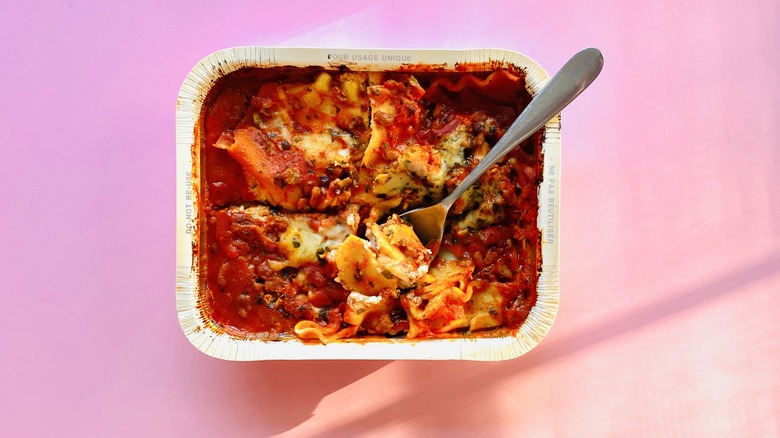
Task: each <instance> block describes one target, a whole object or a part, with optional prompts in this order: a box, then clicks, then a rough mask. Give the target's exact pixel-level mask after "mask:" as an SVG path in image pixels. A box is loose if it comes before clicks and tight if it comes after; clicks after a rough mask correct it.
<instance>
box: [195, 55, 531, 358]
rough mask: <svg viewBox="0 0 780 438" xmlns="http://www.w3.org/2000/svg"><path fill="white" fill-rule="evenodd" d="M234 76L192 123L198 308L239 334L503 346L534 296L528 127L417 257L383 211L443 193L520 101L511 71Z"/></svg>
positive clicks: (304, 71)
mask: <svg viewBox="0 0 780 438" xmlns="http://www.w3.org/2000/svg"><path fill="white" fill-rule="evenodd" d="M460 70H462V71H437V70H435V69H432V68H414V67H409V68H406V69H402V70H398V71H383V72H371V71H351V70H349V69H346V68H341V69H333V70H330V69H327V68H321V67H312V68H302V67H269V68H243V69H240V70H237V71H235V72H232V73H230V74H228V75H226V76H224V77H222V78H221V79H219V81H218V82H217V83H216V84H215V85H214V86H213V87H211V89H210V91H209V93H208V96H207V97H206V99H205V101H204V106H203V109H202V116H201V121H202V124H201V126H200V129H201V136H200V138H201V139H202V141H201V142H200V144H199V145H198V147H199V148H200V150H199V154H200V155H199V156H200V162H199V165H200V168H199V169H197V171H198V173H199V174H200V177H201V194H200V197H199V206H198V208H199V212H200V215H201V219H200V221H201V226H200V230H199V232H200V235H201V244H200V249H199V254H198V257H199V265H200V266H201V268H200V282H201V285H202V286H201V288H200V293H201V294H203V295H204V296H202V300H201V301H202V302H203V303H205V305H204V309H203V311H204V314H205V315H206V317H207V318H209V319H210V320H211V321H212V322H213V324H214V325H215V326H216V327H219V328H220V330H224V331H225V332H226V333H229V334H231V335H234V336H237V337H240V338H243V339H246V338H251V339H262V340H279V339H289V338H300V339H307V340H313V341H314V342H322V343H330V342H334V341H337V340H340V339H352V338H365V337H393V338H407V339H426V338H439V337H484V336H505V335H508V334H512V333H514V332H516V330H517V329H518V328H519V327H520V326H521V325H522V324H523V322H524V321H525V319H526V317H527V316H528V313H529V311H530V309H531V308H532V307H533V306H534V304H535V302H536V299H537V281H538V278H539V271H540V266H541V252H540V245H541V242H540V232H539V228H538V227H537V215H538V212H539V199H538V187H539V183H540V181H541V179H542V173H541V171H542V169H541V163H542V157H541V153H542V152H541V150H542V137H543V132H542V131H539V132H537V133H536V134H535V135H533V136H532V137H530V138H529V139H528V140H526V141H525V142H523V143H522V144H521V145H520V146H518V147H517V148H515V149H514V150H513V151H512V152H511V153H510V154H509V155H507V156H506V157H505V158H504V159H503V160H502V161H501V162H500V163H499V164H497V165H495V166H493V168H491V169H490V170H489V171H488V172H487V173H486V174H485V175H484V176H483V177H482V178H481V179H480V180H479V182H478V183H477V184H475V185H474V186H473V187H472V188H471V189H470V190H469V191H467V192H466V194H464V195H463V196H462V197H461V198H460V200H458V201H457V203H456V204H455V205H454V206H453V208H452V209H451V211H450V215H449V218H448V222H447V227H446V230H445V233H444V240H443V242H442V244H441V247H440V248H439V251H438V253H437V255H436V256H435V257H433V256H432V251H431V250H435V248H426V247H425V246H424V245H423V244H422V243H421V242H420V241H419V239H418V238H417V237H416V236H415V234H414V232H413V231H412V229H411V227H410V226H409V225H408V224H406V223H404V222H403V220H401V219H399V217H398V214H400V213H402V212H404V211H407V210H409V209H412V208H415V207H420V206H425V205H430V204H432V203H435V202H437V201H439V200H440V199H442V198H443V197H444V196H446V194H447V193H448V192H449V191H450V190H451V189H452V188H453V187H454V186H455V185H457V184H458V183H459V182H460V181H461V180H462V179H463V178H464V177H465V176H466V175H467V174H468V173H469V171H470V170H471V169H472V168H473V167H474V166H475V165H476V163H478V162H479V160H480V159H481V158H482V157H484V156H485V154H486V153H487V152H488V151H489V150H490V148H491V146H492V145H494V144H495V143H496V141H497V140H498V139H499V138H500V137H501V135H502V134H503V133H504V131H505V130H506V129H507V128H508V127H509V125H510V124H511V123H512V121H513V120H514V119H515V118H516V117H517V116H518V115H519V114H520V111H521V110H522V109H523V108H524V107H525V106H526V105H527V104H528V102H530V99H531V96H530V94H529V93H528V91H527V89H526V82H525V72H524V71H523V70H521V69H513V68H509V67H501V68H495V69H492V70H490V71H469V69H468V68H467V66H462V67H461V68H460Z"/></svg>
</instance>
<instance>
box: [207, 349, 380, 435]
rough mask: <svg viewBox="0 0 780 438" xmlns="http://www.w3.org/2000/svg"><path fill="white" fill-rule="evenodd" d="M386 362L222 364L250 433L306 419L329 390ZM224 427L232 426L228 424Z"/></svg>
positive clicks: (227, 385) (226, 383)
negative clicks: (227, 365) (225, 365)
mask: <svg viewBox="0 0 780 438" xmlns="http://www.w3.org/2000/svg"><path fill="white" fill-rule="evenodd" d="M389 363H390V361H324V360H323V361H268V362H247V363H236V364H231V365H232V366H229V367H227V368H225V367H224V366H223V367H221V370H222V372H221V375H218V376H214V375H212V376H211V378H216V379H222V380H223V382H222V383H223V385H220V387H221V388H224V390H225V391H227V393H228V397H227V398H229V399H233V400H235V403H236V404H237V405H236V409H233V410H232V411H233V412H234V414H235V418H233V419H232V421H235V422H236V423H238V424H242V427H241V428H239V429H242V430H244V431H246V432H252V433H253V434H258V433H259V434H262V435H266V434H278V433H281V432H284V431H286V430H289V429H292V428H294V427H296V426H298V425H299V424H301V423H303V422H305V421H306V420H308V419H309V418H310V417H311V416H312V413H313V412H314V410H315V408H316V407H317V405H318V404H319V403H320V401H321V400H322V399H323V398H324V397H326V396H327V395H328V394H331V393H333V392H336V391H338V390H339V389H341V388H344V387H346V386H349V385H350V384H352V383H353V382H356V381H358V380H360V379H361V378H363V377H365V376H367V375H369V374H371V373H373V372H375V371H377V370H379V369H380V368H382V367H384V366H385V365H387V364H389ZM226 430H234V428H233V427H228V428H226Z"/></svg>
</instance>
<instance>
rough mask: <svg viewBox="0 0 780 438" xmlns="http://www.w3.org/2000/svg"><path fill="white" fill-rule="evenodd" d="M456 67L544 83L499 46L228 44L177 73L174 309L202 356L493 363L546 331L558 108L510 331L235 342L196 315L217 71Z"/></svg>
mask: <svg viewBox="0 0 780 438" xmlns="http://www.w3.org/2000/svg"><path fill="white" fill-rule="evenodd" d="M458 64H484V65H485V66H486V67H498V66H502V65H510V64H511V65H514V66H516V67H519V68H522V69H523V70H525V71H526V87H527V88H528V90H529V92H530V93H531V95H535V93H536V92H538V91H539V90H540V89H541V88H542V87H544V85H545V84H546V83H547V81H548V80H549V76H548V75H547V73H546V72H545V71H544V70H543V69H542V68H541V67H540V66H539V65H538V64H537V63H536V62H534V61H533V60H531V59H530V58H528V57H527V56H525V55H522V54H519V53H516V52H512V51H507V50H500V49H474V50H380V49H309V48H306V49H304V48H269V47H256V46H251V47H234V48H228V49H224V50H219V51H217V52H214V53H212V54H211V55H209V56H207V57H206V58H204V59H203V60H201V61H200V62H199V63H198V64H197V65H196V66H195V67H194V68H193V69H192V71H190V73H189V74H188V75H187V77H186V78H185V79H184V83H183V84H182V86H181V89H180V91H179V95H178V99H177V102H176V308H177V312H178V317H179V323H180V324H181V328H182V330H183V331H184V334H185V336H186V337H187V339H189V341H190V342H191V343H192V344H193V345H194V346H195V347H196V348H198V349H199V350H200V351H202V352H203V353H205V354H207V355H210V356H213V357H216V358H219V359H225V360H236V361H254V360H273V359H381V360H388V359H417V360H444V359H465V360H481V361H497V360H506V359H512V358H516V357H518V356H520V355H522V354H524V353H526V352H528V351H530V350H531V349H532V348H534V347H535V346H536V345H537V344H538V343H539V342H540V341H541V340H542V338H543V337H544V336H545V335H546V334H547V332H548V331H549V329H550V327H551V326H552V323H553V321H554V319H555V315H556V313H557V311H558V288H559V282H558V245H559V242H558V218H559V200H560V144H561V142H560V138H561V137H560V130H561V122H560V115H558V116H556V117H555V118H553V119H552V120H550V122H548V123H547V125H546V126H545V137H544V142H543V144H542V154H543V155H542V156H543V163H542V167H543V180H542V183H541V185H540V187H539V213H538V217H537V225H538V227H539V229H540V232H541V237H542V239H541V245H542V266H541V275H540V277H539V282H538V286H537V294H538V296H537V302H536V305H535V306H534V307H533V309H532V310H531V312H530V314H529V316H528V318H527V320H526V321H525V323H524V324H523V325H522V326H521V327H520V329H519V330H518V331H517V333H516V335H514V336H502V337H473V338H464V337H459V338H457V337H456V338H446V339H422V340H407V339H384V338H376V339H374V338H369V339H365V338H359V339H348V340H341V341H338V342H333V343H329V344H320V343H314V342H304V341H301V340H298V339H289V340H283V341H263V340H258V339H243V338H237V337H235V336H232V335H229V334H226V333H224V332H221V331H219V330H217V329H215V327H214V325H213V323H212V322H210V321H209V320H208V317H207V316H206V315H205V313H204V310H203V308H204V307H203V306H204V298H203V297H202V295H201V293H200V289H199V288H200V287H201V286H200V281H199V277H200V271H199V269H200V267H199V265H198V258H197V248H199V247H200V245H199V244H200V242H199V238H200V235H201V233H200V232H199V230H200V220H201V217H200V214H199V211H198V205H199V202H198V198H199V196H200V193H201V181H200V175H199V171H198V169H200V161H199V160H200V156H199V151H200V147H199V141H200V140H199V136H200V132H199V129H200V127H199V118H200V117H201V113H202V108H203V103H204V100H205V98H206V95H207V94H208V92H209V90H210V88H211V87H212V86H213V85H214V84H215V83H216V82H217V80H218V79H219V78H221V77H222V76H225V75H227V74H228V73H231V72H233V71H236V70H238V69H241V68H244V67H274V66H294V67H309V66H321V67H325V68H329V69H337V68H338V67H339V66H342V65H345V66H347V67H348V68H350V69H352V70H366V71H377V70H397V69H399V68H402V67H403V66H406V67H408V66H409V65H428V66H436V67H437V68H443V69H444V70H454V69H455V67H456V66H457V65H458Z"/></svg>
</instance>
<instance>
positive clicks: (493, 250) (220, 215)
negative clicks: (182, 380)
mask: <svg viewBox="0 0 780 438" xmlns="http://www.w3.org/2000/svg"><path fill="white" fill-rule="evenodd" d="M461 68H462V67H461ZM318 72H319V70H318V69H295V68H270V69H244V70H240V71H238V72H235V73H232V74H230V75H228V76H226V77H225V78H223V79H222V80H221V81H220V82H219V83H217V84H216V85H215V86H214V87H213V88H212V90H211V92H210V93H209V96H208V97H207V99H206V102H205V106H204V111H203V117H202V120H203V121H202V125H201V127H202V129H203V136H202V137H203V143H202V145H201V150H200V153H201V166H202V169H201V170H202V173H201V174H202V175H204V180H205V184H204V186H203V192H204V193H203V196H202V197H201V206H200V209H201V212H202V216H203V218H204V229H205V232H204V235H205V242H206V244H205V245H204V246H202V248H203V249H202V253H201V254H200V257H201V260H202V265H203V266H205V267H206V269H204V272H205V278H204V283H205V285H206V289H205V292H204V293H206V294H207V295H206V302H207V309H206V311H207V313H208V314H209V316H210V318H211V319H212V320H213V321H214V323H215V324H216V325H217V326H221V327H223V328H224V329H225V330H226V331H227V332H229V333H232V334H235V335H238V336H249V337H259V338H263V339H279V338H283V337H286V336H293V334H292V333H293V331H292V329H293V327H294V325H295V324H296V323H297V322H298V321H300V320H313V321H316V322H317V323H319V324H321V325H323V326H326V325H327V326H339V327H345V326H346V324H345V323H344V322H343V320H342V317H343V312H344V309H345V305H346V304H345V302H346V298H347V296H348V295H349V291H347V290H345V289H344V287H342V285H341V284H340V283H338V282H337V281H335V280H334V278H335V276H336V272H335V271H334V270H335V266H334V265H333V264H332V263H329V262H327V261H325V260H324V259H319V258H318V261H317V262H315V263H308V264H305V265H303V266H300V267H297V268H284V269H281V270H279V271H275V270H272V269H269V267H268V266H269V265H268V263H267V260H269V259H274V258H275V257H280V255H278V254H275V253H273V248H272V247H273V245H268V243H267V242H269V241H273V240H274V239H273V237H274V236H273V234H274V233H276V235H277V237H278V234H280V233H283V232H284V224H280V225H279V227H278V229H276V230H274V229H273V227H270V228H269V227H266V228H264V229H263V230H262V233H260V232H258V230H257V229H256V227H254V228H253V225H252V222H251V221H250V220H247V218H242V217H241V216H240V214H237V213H235V212H233V213H230V212H228V210H227V207H230V206H239V205H253V204H256V203H257V201H255V200H254V199H255V198H254V195H253V193H252V191H251V189H250V183H248V181H247V176H246V174H245V171H244V169H243V168H242V166H241V165H240V164H239V163H238V162H237V161H236V160H234V159H233V157H231V155H230V154H229V153H228V152H227V151H226V150H224V149H220V148H217V147H214V143H216V142H217V140H218V139H219V138H220V136H221V135H222V134H223V133H225V132H229V131H231V130H233V129H235V128H236V127H237V126H240V125H242V124H246V123H248V122H249V120H250V119H251V117H252V113H253V111H251V110H250V108H252V107H257V106H262V101H261V100H262V99H269V98H272V97H273V96H269V95H268V93H267V92H265V91H264V89H263V88H262V87H263V85H264V84H269V83H273V82H277V81H292V80H296V79H297V80H300V81H302V82H307V81H308V82H310V81H312V80H313V79H314V77H315V76H316V74H317V73H318ZM409 73H410V72H403V73H393V74H391V76H392V75H397V76H398V77H399V78H403V77H404V75H405V74H409ZM489 73H490V72H477V73H473V74H471V73H463V72H433V71H416V72H413V74H414V76H415V78H416V79H417V80H418V81H419V83H420V85H421V90H424V91H420V93H421V94H420V95H418V96H417V98H420V99H421V100H420V101H421V102H422V105H423V108H422V110H418V111H410V112H409V113H407V114H402V115H401V117H405V118H408V119H414V120H413V121H412V122H410V121H409V120H407V121H406V122H405V123H412V124H414V125H415V126H417V127H418V129H417V131H415V132H407V133H404V134H403V135H402V136H401V137H400V139H401V140H402V141H405V142H410V141H411V142H417V143H420V144H422V143H425V144H435V143H436V142H437V141H438V139H440V138H442V136H444V135H446V134H448V133H450V132H452V131H453V130H455V129H456V128H458V127H459V126H460V125H461V124H463V123H464V122H465V121H467V120H474V121H476V122H477V126H478V122H479V120H480V119H485V120H488V119H489V120H493V121H495V126H493V127H492V128H490V129H487V128H486V129H485V133H484V135H485V138H486V139H487V140H488V141H489V142H490V143H492V144H494V143H495V142H496V141H497V140H498V139H499V138H500V137H501V135H502V134H503V132H504V131H505V130H506V129H507V128H508V127H509V125H510V124H511V122H512V121H513V120H514V119H515V118H516V117H517V115H519V113H520V111H522V109H523V108H524V107H525V106H526V105H527V104H528V102H530V100H531V96H530V95H529V94H528V92H527V91H526V89H525V84H524V79H523V75H522V72H512V73H513V74H494V75H492V76H489ZM488 78H490V80H488ZM426 106H427V107H433V106H436V107H437V108H438V110H437V113H436V115H435V117H434V116H432V113H431V112H430V111H426ZM363 128H366V127H363ZM542 139H543V132H542V131H540V132H537V133H536V134H534V135H533V136H531V137H530V138H529V139H528V140H526V141H525V142H524V143H523V144H522V145H521V146H520V147H518V148H516V149H515V150H513V151H512V152H511V153H510V154H508V155H507V157H506V158H505V159H504V160H502V162H501V163H500V165H499V167H498V170H497V172H499V173H500V175H499V176H500V178H501V179H500V181H501V185H500V186H499V187H498V190H497V193H496V194H495V196H499V197H500V201H501V202H500V203H498V204H497V205H499V204H500V206H499V208H500V211H497V212H496V213H497V214H498V213H500V214H501V215H502V217H503V218H504V219H502V220H499V221H497V222H496V223H493V224H490V225H486V226H484V227H482V228H480V229H474V230H468V232H465V233H464V232H463V230H461V231H459V232H458V233H455V232H453V230H452V229H448V230H447V231H446V232H445V236H444V240H443V242H442V246H441V247H442V250H446V251H448V252H450V253H451V254H454V255H455V256H456V257H458V258H460V259H469V260H471V261H472V262H473V264H474V272H473V278H474V279H476V280H484V281H489V282H496V283H501V285H502V286H501V288H500V290H501V293H502V294H503V295H504V297H505V300H504V303H505V304H504V309H502V310H503V312H504V326H505V327H504V328H506V329H509V330H514V329H517V328H518V327H519V326H520V325H521V324H522V323H523V321H525V319H526V317H527V315H528V312H529V311H530V309H531V308H532V307H533V305H534V304H535V302H536V283H537V280H538V274H539V269H540V265H541V259H540V258H541V256H540V251H539V248H540V236H539V230H538V228H537V225H536V217H537V212H538V194H537V189H538V185H539V183H540V181H541V144H542ZM279 153H280V154H281V155H280V156H281V157H282V159H279V160H278V161H276V162H275V163H276V164H275V166H277V168H275V169H271V170H272V171H274V172H278V173H281V172H284V171H285V170H286V169H289V168H291V167H295V168H300V169H304V168H305V166H303V165H302V164H301V163H299V162H296V159H297V158H296V157H295V156H293V155H290V156H289V157H288V156H287V155H285V151H281V152H279ZM477 162H478V160H477V159H476V158H475V157H470V158H469V159H468V160H467V162H466V163H465V164H464V165H463V166H462V167H460V168H458V169H456V170H454V171H453V172H452V173H450V174H449V176H448V180H447V182H446V187H448V188H452V187H454V186H455V185H456V184H457V183H459V182H460V181H461V180H462V179H463V178H464V177H465V176H466V175H467V174H468V172H469V171H470V170H471V169H472V168H473V167H474V166H475V165H476V163H477ZM329 172H331V173H323V174H322V175H320V174H314V173H312V172H308V173H307V172H303V179H302V184H307V185H310V186H313V185H322V184H325V185H327V182H328V181H327V180H326V179H327V178H330V177H336V176H338V175H336V174H340V173H342V172H344V171H343V170H340V169H336V170H332V169H329ZM334 172H335V174H334ZM483 178H484V177H483ZM356 181H360V178H356ZM356 186H357V183H356ZM360 190H361V188H360V187H356V188H355V189H354V193H360ZM369 209H370V206H367V205H363V206H361V208H360V215H361V219H364V218H365V216H366V215H367V214H368V211H369ZM330 213H331V214H335V213H336V212H335V211H334V212H330ZM453 216H454V217H453V220H457V219H458V217H457V216H458V215H457V214H454V215H453ZM363 230H364V228H363V226H361V228H360V229H359V232H362V231H363ZM269 233H270V234H269ZM269 239H270V240H269ZM302 285H306V286H302ZM395 301H396V303H395V307H394V309H392V310H391V311H390V312H389V315H390V319H391V322H392V324H394V326H395V327H396V328H397V330H403V329H405V328H407V327H408V326H409V323H408V321H407V316H406V314H405V312H404V309H403V308H402V306H401V303H400V300H397V299H396V300H395Z"/></svg>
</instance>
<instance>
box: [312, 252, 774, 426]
mask: <svg viewBox="0 0 780 438" xmlns="http://www.w3.org/2000/svg"><path fill="white" fill-rule="evenodd" d="M778 272H780V253H776V254H773V255H771V256H769V257H766V258H765V259H764V260H762V261H760V262H757V263H754V264H752V265H749V266H747V267H745V268H742V269H740V270H737V271H735V272H732V273H730V274H727V275H724V276H721V277H718V278H716V279H713V280H711V281H707V282H705V283H703V284H701V285H699V286H696V287H693V288H690V289H687V290H682V291H679V292H677V293H671V294H669V295H666V296H665V297H664V298H661V299H659V300H657V301H655V302H653V303H650V304H648V305H646V306H643V307H641V308H639V309H636V310H633V311H629V312H627V313H625V314H623V315H620V316H617V317H615V318H613V319H611V320H607V321H604V322H602V323H599V324H596V325H594V326H593V327H590V328H585V329H583V330H578V331H577V332H576V334H573V335H570V336H566V337H563V338H560V339H556V340H555V341H553V342H549V343H542V344H541V345H540V346H539V347H538V348H536V349H534V350H533V351H531V352H530V353H528V354H527V355H525V356H524V357H523V359H522V362H518V361H512V360H510V361H506V362H500V363H480V362H467V363H464V362H407V363H399V365H401V366H404V365H407V366H410V368H413V373H411V372H410V373H406V374H408V375H413V376H414V382H413V384H411V385H409V387H410V388H413V389H411V390H410V391H409V392H408V393H407V394H405V395H404V396H403V397H400V398H399V399H395V400H393V401H391V402H389V403H388V404H387V405H383V406H381V407H380V408H377V409H375V410H374V411H370V412H365V413H363V414H362V415H361V416H360V417H357V418H352V419H349V420H346V421H344V422H342V423H341V424H337V425H334V426H332V427H331V428H330V429H328V430H324V431H322V433H323V434H324V435H334V436H339V435H349V434H352V433H357V432H361V433H370V432H371V431H376V430H381V429H383V428H384V427H385V426H389V425H391V424H393V423H394V422H397V421H398V419H399V418H403V419H405V420H406V421H413V420H415V419H421V418H422V420H421V422H422V423H424V424H423V425H422V426H427V425H431V426H432V427H435V424H434V423H438V424H439V425H440V426H439V427H447V428H450V429H451V430H457V428H458V426H459V424H460V423H463V424H466V425H469V424H470V425H472V427H473V424H474V421H475V420H474V419H473V418H469V415H470V414H469V412H468V411H463V410H462V409H453V408H454V405H458V403H459V402H456V401H457V400H464V397H466V398H467V399H468V400H470V401H471V402H478V403H492V401H491V397H492V394H491V393H492V392H493V391H494V390H495V388H496V387H497V386H500V385H501V382H502V381H503V380H504V379H506V378H509V377H515V376H518V375H522V374H525V373H528V372H529V371H531V370H534V369H535V368H537V367H540V366H543V365H546V364H549V363H552V362H555V361H558V360H561V359H563V358H566V357H568V356H571V355H574V354H577V353H580V352H582V351H585V350H587V349H589V348H591V347H594V346H596V345H599V344H602V343H604V342H606V341H609V340H611V339H614V338H618V337H621V336H624V335H627V334H629V333H632V332H635V331H637V330H640V329H642V328H645V327H646V326H648V325H651V324H653V323H656V322H658V321H661V320H664V319H667V318H670V317H673V316H675V315H678V314H681V313H684V312H687V311H689V310H691V309H694V308H696V307H698V306H701V305H704V304H707V303H708V302H711V301H713V300H716V299H718V298H720V297H723V296H726V295H729V294H731V293H734V292H737V291H738V290H739V289H740V288H743V287H745V286H747V285H749V284H751V283H754V282H757V281H759V280H762V279H764V278H767V277H770V276H771V275H773V274H776V273H778ZM403 383H404V384H407V383H408V382H403ZM380 409H381V412H377V411H379V410H380ZM344 418H345V419H346V418H349V417H347V416H345V417H344ZM429 423H430V424H429Z"/></svg>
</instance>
